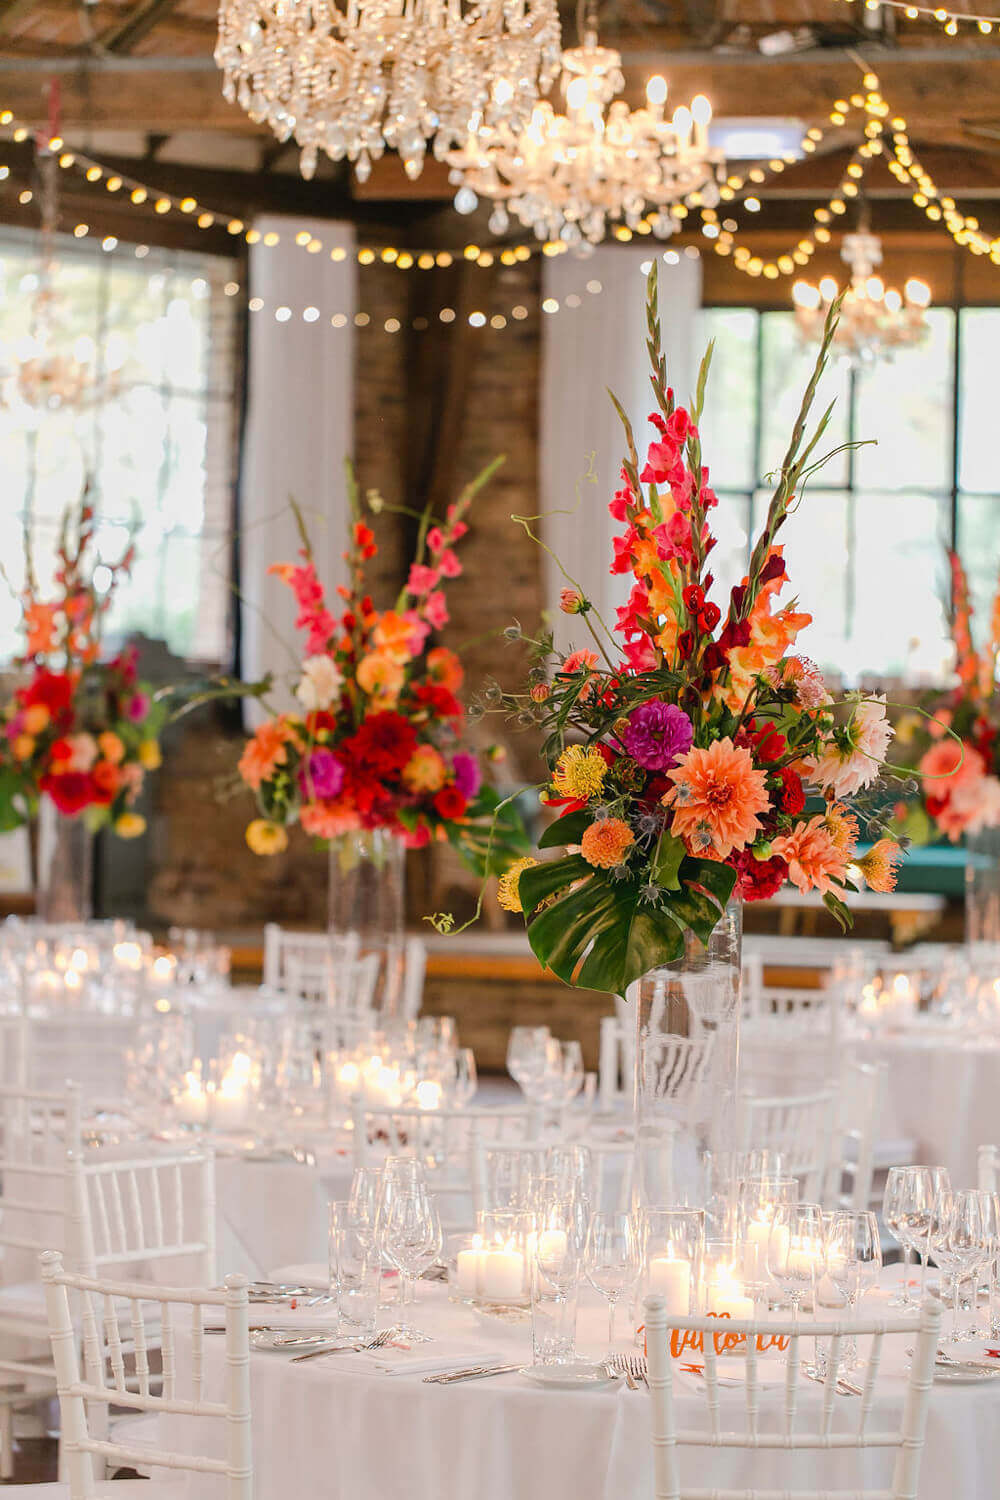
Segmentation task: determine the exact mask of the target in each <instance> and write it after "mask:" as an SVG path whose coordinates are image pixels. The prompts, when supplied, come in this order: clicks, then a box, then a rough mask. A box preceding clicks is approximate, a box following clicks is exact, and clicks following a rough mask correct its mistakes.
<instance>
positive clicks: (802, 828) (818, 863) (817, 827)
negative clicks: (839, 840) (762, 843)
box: [771, 813, 848, 893]
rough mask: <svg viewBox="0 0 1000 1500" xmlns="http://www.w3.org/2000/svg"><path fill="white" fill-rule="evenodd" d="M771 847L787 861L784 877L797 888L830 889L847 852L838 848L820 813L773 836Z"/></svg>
mask: <svg viewBox="0 0 1000 1500" xmlns="http://www.w3.org/2000/svg"><path fill="white" fill-rule="evenodd" d="M771 848H772V850H773V852H774V853H775V854H777V855H779V856H780V858H781V859H783V860H784V861H785V862H786V864H787V865H788V878H789V880H790V881H791V882H792V884H793V885H795V886H798V888H799V890H800V891H802V892H803V893H805V892H806V891H811V890H817V891H823V892H825V891H831V890H833V888H834V882H835V881H838V882H842V881H843V879H844V874H845V872H846V870H847V863H848V855H847V854H846V853H845V852H844V851H842V850H841V849H838V847H837V844H836V841H835V839H834V837H833V834H832V833H831V832H830V830H829V828H828V827H827V824H826V819H825V818H824V816H823V814H822V813H817V814H816V816H815V817H814V818H808V819H807V820H806V821H805V822H802V823H796V824H795V826H794V828H793V829H792V831H791V832H790V833H784V834H782V835H781V836H780V837H779V838H776V839H775V840H774V841H773V842H772V844H771Z"/></svg>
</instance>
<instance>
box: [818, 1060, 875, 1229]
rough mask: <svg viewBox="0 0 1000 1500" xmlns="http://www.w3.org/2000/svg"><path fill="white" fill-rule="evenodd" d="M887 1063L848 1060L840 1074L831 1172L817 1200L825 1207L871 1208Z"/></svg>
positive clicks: (858, 1210)
mask: <svg viewBox="0 0 1000 1500" xmlns="http://www.w3.org/2000/svg"><path fill="white" fill-rule="evenodd" d="M888 1073H889V1065H888V1063H858V1062H847V1063H845V1064H844V1067H843V1069H842V1071H841V1075H840V1095H839V1102H838V1106H837V1122H836V1137H835V1141H834V1154H833V1158H832V1160H831V1163H830V1172H829V1175H828V1177H827V1180H826V1182H825V1184H824V1185H823V1188H822V1191H821V1193H820V1197H819V1199H818V1200H817V1201H818V1202H820V1203H822V1205H823V1207H824V1208H851V1209H854V1210H856V1211H857V1212H859V1213H860V1212H861V1210H862V1209H866V1208H871V1207H872V1204H873V1197H874V1193H873V1189H874V1183H875V1152H876V1146H877V1144H878V1127H879V1119H880V1116H881V1113H882V1100H883V1099H884V1097H885V1088H886V1078H887V1076H888Z"/></svg>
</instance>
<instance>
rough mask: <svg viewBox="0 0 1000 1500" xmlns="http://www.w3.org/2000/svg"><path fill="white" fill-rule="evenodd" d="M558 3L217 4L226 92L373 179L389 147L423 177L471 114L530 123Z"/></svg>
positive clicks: (308, 171) (312, 155) (310, 165)
mask: <svg viewBox="0 0 1000 1500" xmlns="http://www.w3.org/2000/svg"><path fill="white" fill-rule="evenodd" d="M560 47H561V34H560V28H559V13H558V10H557V6H556V0H344V6H343V8H340V7H339V6H338V4H337V0H221V4H220V7H219V39H218V43H217V45H216V48H215V60H216V62H217V63H218V65H219V67H220V68H221V69H222V70H223V73H224V75H225V78H224V83H223V93H224V95H225V97H226V98H227V99H229V100H230V101H236V102H237V103H239V105H240V107H241V108H242V109H245V110H246V112H247V113H248V114H249V116H250V118H251V119H252V120H254V121H256V122H257V123H258V124H260V123H263V122H266V123H267V124H268V125H269V126H270V128H271V129H272V130H273V131H274V133H275V135H276V136H277V137H278V140H279V141H288V140H291V139H292V138H293V137H294V139H295V140H296V142H297V143H298V145H299V146H300V147H301V148H302V155H301V158H300V169H301V171H302V175H303V177H307V178H309V177H312V175H313V173H314V172H315V170H316V161H317V155H318V153H319V152H320V151H325V152H326V154H327V155H328V156H329V157H331V159H332V160H333V161H341V160H343V158H344V157H346V158H347V159H348V160H349V161H351V162H353V163H354V164H355V170H356V173H357V176H358V178H359V180H360V181H362V182H364V181H365V180H366V179H367V178H368V176H369V174H370V172H371V163H372V161H374V160H377V159H378V158H379V157H380V156H381V155H382V153H383V152H384V150H385V148H386V147H387V146H390V147H392V148H393V149H394V150H395V151H397V152H398V153H399V155H400V157H401V158H402V161H403V166H404V168H405V169H406V174H407V176H408V177H410V178H416V177H419V175H420V173H421V171H422V169H423V164H424V156H425V153H426V150H427V146H428V142H432V143H433V154H434V155H435V156H436V157H437V158H439V159H443V158H444V155H445V153H446V152H447V151H448V150H449V149H450V148H451V147H453V146H455V145H457V144H459V143H460V142H461V141H463V140H464V139H465V136H466V133H467V131H468V129H469V123H470V121H471V120H472V119H473V118H474V117H475V118H477V119H481V120H484V121H485V122H486V123H487V124H489V125H491V126H496V127H500V126H504V127H506V128H509V129H511V130H513V131H517V130H520V129H521V128H522V127H523V126H524V125H525V124H526V123H527V121H528V120H529V119H530V117H531V112H532V109H533V108H534V106H535V104H536V103H537V101H538V97H539V94H540V93H544V92H546V91H547V90H548V89H549V88H551V86H552V84H553V82H554V81H555V78H556V76H557V74H558V71H559V57H560Z"/></svg>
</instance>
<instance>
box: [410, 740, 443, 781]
mask: <svg viewBox="0 0 1000 1500" xmlns="http://www.w3.org/2000/svg"><path fill="white" fill-rule="evenodd" d="M444 778H445V763H444V757H443V756H442V755H441V753H440V751H438V750H435V748H434V746H433V745H418V746H417V748H416V750H414V752H413V754H412V755H411V756H410V759H409V760H408V761H407V762H406V765H405V766H404V767H403V785H404V786H405V787H407V788H408V790H409V791H411V792H439V791H440V790H441V788H442V787H443V786H444Z"/></svg>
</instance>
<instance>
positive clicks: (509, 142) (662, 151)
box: [447, 17, 723, 245]
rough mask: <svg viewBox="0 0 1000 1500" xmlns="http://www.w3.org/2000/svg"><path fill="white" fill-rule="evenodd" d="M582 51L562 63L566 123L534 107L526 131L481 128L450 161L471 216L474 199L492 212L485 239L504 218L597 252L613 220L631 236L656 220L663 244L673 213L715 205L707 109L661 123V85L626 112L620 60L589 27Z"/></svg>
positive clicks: (700, 104) (716, 167) (675, 224)
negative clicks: (691, 203) (646, 220)
mask: <svg viewBox="0 0 1000 1500" xmlns="http://www.w3.org/2000/svg"><path fill="white" fill-rule="evenodd" d="M582 31H583V44H582V46H579V47H572V48H569V49H568V50H567V51H566V52H564V53H563V55H562V70H563V71H562V84H561V87H562V94H563V98H564V99H565V102H566V112H565V114H557V113H556V111H555V110H554V109H553V108H552V105H551V104H549V103H548V102H547V101H542V102H541V103H539V104H537V105H536V106H535V108H534V110H533V112H532V116H531V121H530V123H529V125H528V128H527V129H526V130H524V131H520V132H519V131H517V130H515V129H512V128H511V127H510V125H509V124H508V123H507V122H505V121H501V122H500V123H493V122H491V121H489V120H487V119H482V120H477V121H475V122H474V125H473V128H472V129H471V130H470V132H469V136H468V139H467V140H466V141H465V143H464V145H463V146H462V148H461V149H460V150H456V151H451V152H449V153H448V157H447V160H448V162H449V164H450V166H451V168H452V171H451V181H452V182H453V183H454V184H455V185H456V186H457V187H458V189H459V194H460V195H461V197H462V198H463V199H464V200H465V202H464V203H463V204H459V203H458V201H457V206H461V207H466V206H467V207H470V208H471V207H472V206H474V200H473V199H472V198H471V196H470V195H471V193H475V194H478V195H480V196H482V197H485V198H489V199H492V200H493V201H494V202H495V204H496V206H495V208H494V210H493V214H492V216H491V218H490V229H491V230H492V231H493V232H494V233H495V234H503V233H504V232H505V231H506V229H507V227H508V224H509V216H510V213H511V212H513V214H514V215H515V216H516V217H517V218H518V219H519V220H520V222H521V223H522V224H523V225H525V227H526V228H529V229H532V230H533V231H534V232H535V234H536V235H537V236H538V238H539V239H550V240H555V239H560V240H562V241H564V242H565V243H566V244H570V245H579V244H582V243H583V242H584V241H589V242H590V243H592V244H596V243H598V242H599V241H600V240H602V239H603V238H604V235H605V233H606V232H607V226H608V222H609V220H610V221H612V222H615V221H622V222H624V223H625V224H626V225H628V226H629V227H630V228H634V227H635V226H636V225H637V224H638V223H639V221H640V219H642V218H643V216H644V215H646V214H647V213H651V214H652V220H651V221H652V225H653V229H654V232H655V233H656V234H658V235H659V236H660V237H661V238H666V237H667V236H668V235H670V234H672V233H673V231H674V230H675V229H677V228H679V227H680V219H679V218H677V217H676V216H675V215H673V214H672V213H671V208H672V207H673V206H674V205H676V204H678V203H680V202H682V201H683V200H684V199H687V198H690V197H691V196H692V195H693V194H700V195H701V196H700V201H701V202H702V203H703V204H705V205H706V206H707V207H714V205H715V204H716V203H717V202H718V187H717V185H716V178H717V176H718V175H719V173H720V171H721V168H722V164H723V156H722V152H721V151H718V150H714V149H713V148H711V147H710V146H709V144H708V125H709V122H710V120H711V118H712V107H711V105H710V104H709V102H708V100H707V99H706V98H705V96H704V95H703V94H699V95H698V96H697V97H696V98H695V99H694V100H693V101H692V104H691V107H690V109H688V108H687V107H686V106H684V105H681V106H680V107H679V108H677V109H675V110H674V112H673V115H672V117H671V118H669V119H668V118H667V116H666V113H665V105H666V102H667V84H666V80H665V79H663V78H661V77H659V76H657V77H654V78H651V79H650V80H649V82H648V84H647V85H646V104H645V106H644V108H642V109H635V110H630V109H629V107H628V104H627V103H626V102H625V100H624V99H621V98H619V97H618V95H620V94H621V93H622V92H623V90H624V87H625V80H624V78H623V76H622V71H621V55H620V54H619V53H618V52H616V51H614V49H613V48H610V47H601V46H599V45H598V41H597V33H596V27H595V24H594V21H593V18H592V17H591V18H590V19H589V20H588V22H587V24H586V25H585V27H583V28H582Z"/></svg>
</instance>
